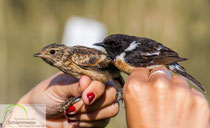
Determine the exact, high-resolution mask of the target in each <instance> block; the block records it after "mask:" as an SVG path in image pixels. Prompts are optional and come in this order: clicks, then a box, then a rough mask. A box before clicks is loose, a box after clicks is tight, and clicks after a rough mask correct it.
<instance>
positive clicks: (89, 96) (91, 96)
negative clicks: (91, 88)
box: [87, 92, 95, 103]
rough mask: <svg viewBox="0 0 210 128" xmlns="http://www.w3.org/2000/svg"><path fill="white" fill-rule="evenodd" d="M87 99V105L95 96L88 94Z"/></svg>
mask: <svg viewBox="0 0 210 128" xmlns="http://www.w3.org/2000/svg"><path fill="white" fill-rule="evenodd" d="M87 98H88V100H89V103H91V101H92V100H93V99H94V98H95V94H94V93H92V92H90V93H88V94H87Z"/></svg>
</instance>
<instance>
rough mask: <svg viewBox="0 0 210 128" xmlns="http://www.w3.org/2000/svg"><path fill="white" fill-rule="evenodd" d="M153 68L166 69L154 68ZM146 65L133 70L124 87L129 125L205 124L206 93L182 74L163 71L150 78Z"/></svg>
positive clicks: (202, 127)
mask: <svg viewBox="0 0 210 128" xmlns="http://www.w3.org/2000/svg"><path fill="white" fill-rule="evenodd" d="M156 70H165V71H167V72H169V71H168V70H167V69H164V68H156V69H154V70H153V71H152V72H154V71H156ZM149 76H150V72H149V70H148V69H146V68H138V69H136V70H134V71H133V72H132V73H131V75H130V77H129V78H128V81H127V82H126V84H125V86H124V90H123V97H124V101H125V106H126V118H127V124H128V127H129V128H169V127H170V128H208V127H210V124H209V117H210V116H209V115H210V114H209V112H210V111H209V105H208V101H207V100H206V98H205V96H204V95H203V94H202V93H200V92H198V91H197V90H195V89H193V88H192V89H190V88H189V85H188V83H187V81H186V80H185V79H184V78H183V77H182V76H173V78H172V79H171V78H170V77H169V76H168V75H167V74H165V73H154V74H153V75H152V76H151V77H150V78H149Z"/></svg>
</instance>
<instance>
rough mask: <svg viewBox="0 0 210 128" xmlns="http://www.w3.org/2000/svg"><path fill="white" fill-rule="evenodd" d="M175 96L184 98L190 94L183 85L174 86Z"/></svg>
mask: <svg viewBox="0 0 210 128" xmlns="http://www.w3.org/2000/svg"><path fill="white" fill-rule="evenodd" d="M175 93H176V97H178V98H180V99H186V98H188V97H189V96H190V92H189V91H188V90H186V89H185V88H184V87H179V86H177V87H176V88H175Z"/></svg>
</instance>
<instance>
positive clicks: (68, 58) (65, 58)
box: [34, 44, 124, 86]
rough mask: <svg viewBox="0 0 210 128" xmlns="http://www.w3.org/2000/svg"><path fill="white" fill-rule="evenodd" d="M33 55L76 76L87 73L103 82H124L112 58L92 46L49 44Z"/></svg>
mask: <svg viewBox="0 0 210 128" xmlns="http://www.w3.org/2000/svg"><path fill="white" fill-rule="evenodd" d="M34 56H36V57H40V58H42V59H43V60H44V61H45V62H47V63H48V64H50V65H51V66H54V67H57V68H58V69H60V70H61V71H62V72H64V73H66V74H70V75H73V76H74V77H76V78H80V77H81V76H82V75H87V76H90V77H91V78H92V79H95V80H99V81H102V82H104V83H106V82H108V81H112V80H114V79H117V80H118V82H119V83H120V84H121V86H123V84H124V81H123V79H122V77H121V75H120V72H119V70H118V69H117V68H116V67H115V66H114V65H113V63H112V60H111V59H110V58H109V57H107V54H105V53H103V52H102V51H100V50H97V49H94V48H88V47H84V46H72V47H67V46H65V45H63V44H50V45H48V46H46V47H44V48H42V50H41V51H40V53H37V54H35V55H34Z"/></svg>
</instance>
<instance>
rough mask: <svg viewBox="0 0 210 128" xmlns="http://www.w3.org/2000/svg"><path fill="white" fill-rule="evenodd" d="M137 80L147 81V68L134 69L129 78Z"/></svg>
mask: <svg viewBox="0 0 210 128" xmlns="http://www.w3.org/2000/svg"><path fill="white" fill-rule="evenodd" d="M136 77H137V78H138V80H139V81H144V82H148V81H149V70H148V69H147V68H136V69H134V70H133V71H132V73H131V75H130V78H136Z"/></svg>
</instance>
